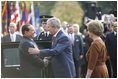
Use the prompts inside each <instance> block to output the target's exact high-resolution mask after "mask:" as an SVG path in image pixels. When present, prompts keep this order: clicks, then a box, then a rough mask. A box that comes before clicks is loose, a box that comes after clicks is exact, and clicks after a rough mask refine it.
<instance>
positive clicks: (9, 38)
mask: <svg viewBox="0 0 118 79" xmlns="http://www.w3.org/2000/svg"><path fill="white" fill-rule="evenodd" d="M7 39H8V40H9V41H10V42H11V37H10V33H9V34H8V38H7Z"/></svg>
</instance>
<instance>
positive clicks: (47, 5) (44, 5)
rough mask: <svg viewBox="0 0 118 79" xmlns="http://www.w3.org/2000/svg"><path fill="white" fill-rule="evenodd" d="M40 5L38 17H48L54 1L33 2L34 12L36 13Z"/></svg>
mask: <svg viewBox="0 0 118 79" xmlns="http://www.w3.org/2000/svg"><path fill="white" fill-rule="evenodd" d="M39 4H40V15H44V14H45V15H50V10H51V9H52V8H53V7H54V4H55V1H34V10H35V12H36V10H37V7H38V5H39Z"/></svg>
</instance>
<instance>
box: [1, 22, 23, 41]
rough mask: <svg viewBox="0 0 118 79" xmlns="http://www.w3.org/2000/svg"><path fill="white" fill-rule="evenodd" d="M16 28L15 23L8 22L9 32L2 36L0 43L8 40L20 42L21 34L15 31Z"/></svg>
mask: <svg viewBox="0 0 118 79" xmlns="http://www.w3.org/2000/svg"><path fill="white" fill-rule="evenodd" d="M15 30H16V24H15V23H12V22H11V23H10V24H9V33H8V34H7V35H5V36H3V38H2V43H8V42H20V40H21V39H22V36H21V35H19V34H16V33H15Z"/></svg>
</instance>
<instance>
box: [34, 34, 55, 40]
mask: <svg viewBox="0 0 118 79" xmlns="http://www.w3.org/2000/svg"><path fill="white" fill-rule="evenodd" d="M52 36H53V35H51V34H49V35H48V37H46V36H45V34H44V32H41V33H40V34H39V35H37V36H36V37H35V38H34V40H43V41H51V40H52Z"/></svg>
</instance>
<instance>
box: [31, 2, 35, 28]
mask: <svg viewBox="0 0 118 79" xmlns="http://www.w3.org/2000/svg"><path fill="white" fill-rule="evenodd" d="M31 4H32V7H31V8H32V16H33V17H32V21H33V22H32V23H33V26H34V27H35V21H34V20H35V17H34V3H33V1H32V2H31Z"/></svg>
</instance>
